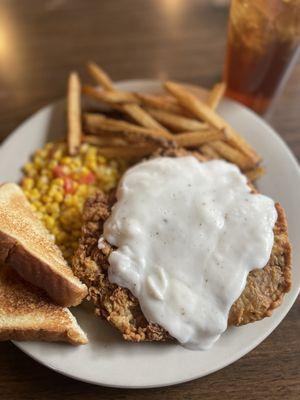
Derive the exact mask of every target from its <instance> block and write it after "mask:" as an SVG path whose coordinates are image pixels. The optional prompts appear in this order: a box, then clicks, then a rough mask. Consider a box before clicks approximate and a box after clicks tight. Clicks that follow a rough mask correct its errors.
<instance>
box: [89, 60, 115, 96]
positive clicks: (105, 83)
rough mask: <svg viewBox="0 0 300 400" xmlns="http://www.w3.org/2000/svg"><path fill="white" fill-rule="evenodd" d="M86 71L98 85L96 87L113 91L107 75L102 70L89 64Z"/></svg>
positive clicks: (91, 63)
mask: <svg viewBox="0 0 300 400" xmlns="http://www.w3.org/2000/svg"><path fill="white" fill-rule="evenodd" d="M87 70H88V72H89V73H90V75H91V77H92V78H93V79H94V80H95V82H97V83H98V85H100V86H102V87H103V89H106V90H114V85H113V82H112V80H111V79H110V77H109V76H108V75H107V73H106V72H105V71H103V69H102V68H100V67H99V65H97V64H96V63H94V62H89V63H88V64H87Z"/></svg>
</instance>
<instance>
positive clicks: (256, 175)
mask: <svg viewBox="0 0 300 400" xmlns="http://www.w3.org/2000/svg"><path fill="white" fill-rule="evenodd" d="M265 173H266V170H265V168H264V167H256V168H254V169H251V170H250V171H248V172H247V173H246V176H247V178H248V179H249V181H251V182H254V181H257V180H258V179H260V178H261V177H262V176H263V175H265Z"/></svg>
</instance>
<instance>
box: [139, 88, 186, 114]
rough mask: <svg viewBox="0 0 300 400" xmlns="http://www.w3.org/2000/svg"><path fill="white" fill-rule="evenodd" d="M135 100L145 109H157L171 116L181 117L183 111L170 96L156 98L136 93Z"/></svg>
mask: <svg viewBox="0 0 300 400" xmlns="http://www.w3.org/2000/svg"><path fill="white" fill-rule="evenodd" d="M136 96H137V98H138V99H139V100H140V102H141V104H142V105H144V106H146V107H151V108H155V109H156V108H157V109H159V110H164V111H167V112H170V113H173V114H180V115H182V114H183V113H184V112H185V110H184V109H183V108H182V107H181V106H180V105H179V104H178V102H177V101H176V100H175V99H174V98H173V97H170V96H158V95H153V94H144V93H136Z"/></svg>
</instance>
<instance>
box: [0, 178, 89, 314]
mask: <svg viewBox="0 0 300 400" xmlns="http://www.w3.org/2000/svg"><path fill="white" fill-rule="evenodd" d="M0 262H1V263H2V264H4V263H5V264H8V265H10V266H11V267H13V268H14V269H15V270H16V271H17V272H18V273H19V275H20V276H21V277H22V278H24V280H26V281H28V282H30V283H32V284H33V285H36V286H38V287H40V288H42V289H44V290H45V291H46V292H47V294H48V295H49V296H50V298H51V299H52V300H54V301H55V302H56V303H57V304H59V305H61V306H65V307H68V306H75V305H77V304H79V303H80V302H81V301H82V299H83V298H84V297H85V296H86V294H87V288H86V286H85V285H84V284H82V283H81V282H80V280H79V279H78V278H76V277H75V276H74V275H73V272H72V270H71V268H69V267H68V265H67V262H66V261H65V259H64V258H63V256H62V253H61V251H60V250H59V248H58V247H57V246H56V244H55V243H54V240H53V237H52V236H51V235H50V233H49V232H48V231H47V229H46V228H45V227H44V225H43V223H42V222H41V221H40V220H39V219H38V217H37V216H36V215H35V213H34V212H33V211H32V209H31V206H30V204H29V202H28V200H27V199H26V197H25V195H24V193H23V192H22V190H21V188H20V187H19V186H18V185H16V184H14V183H5V184H3V185H1V186H0Z"/></svg>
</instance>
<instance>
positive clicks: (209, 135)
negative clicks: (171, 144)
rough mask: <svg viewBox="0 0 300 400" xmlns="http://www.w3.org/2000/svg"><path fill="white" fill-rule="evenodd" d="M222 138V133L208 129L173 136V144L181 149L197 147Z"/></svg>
mask: <svg viewBox="0 0 300 400" xmlns="http://www.w3.org/2000/svg"><path fill="white" fill-rule="evenodd" d="M224 137H225V135H224V132H223V131H220V130H217V129H211V128H210V129H207V130H206V131H199V132H186V133H179V134H177V135H175V142H176V143H177V145H178V146H181V147H197V146H201V145H202V144H204V143H209V142H212V141H214V140H222V139H224Z"/></svg>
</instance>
